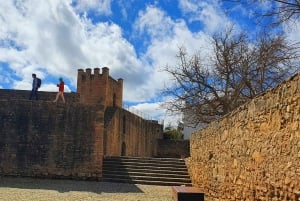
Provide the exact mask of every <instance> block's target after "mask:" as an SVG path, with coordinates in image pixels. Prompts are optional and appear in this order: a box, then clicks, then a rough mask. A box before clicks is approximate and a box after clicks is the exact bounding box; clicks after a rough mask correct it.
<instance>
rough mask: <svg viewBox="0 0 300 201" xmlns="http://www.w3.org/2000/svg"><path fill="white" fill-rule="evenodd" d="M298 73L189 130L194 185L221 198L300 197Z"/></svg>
mask: <svg viewBox="0 0 300 201" xmlns="http://www.w3.org/2000/svg"><path fill="white" fill-rule="evenodd" d="M299 123H300V75H299V74H297V75H295V76H293V77H291V78H290V79H289V80H286V81H285V82H283V83H282V84H281V85H279V86H277V87H275V88H273V89H271V90H269V91H267V92H266V93H265V94H262V95H261V96H258V97H256V98H255V99H253V100H251V101H250V102H249V103H247V104H245V105H243V106H241V107H239V108H237V109H236V110H235V111H233V112H232V113H230V114H228V115H227V116H225V117H224V118H222V119H220V120H218V121H215V122H213V123H211V124H209V125H208V126H207V127H206V128H204V129H203V130H200V131H198V132H195V133H194V134H192V135H191V139H190V143H191V144H190V151H191V157H189V158H187V160H186V162H187V165H188V169H189V172H190V175H191V178H192V182H193V185H194V186H196V187H199V188H200V189H201V190H202V191H203V192H204V193H205V194H206V195H207V196H209V197H212V198H214V200H218V201H225V200H226V201H227V200H249V201H254V200H261V201H267V200H268V201H270V200H272V201H273V200H274V201H275V200H278V201H279V200H280V201H283V200H291V201H299V200H300V127H299Z"/></svg>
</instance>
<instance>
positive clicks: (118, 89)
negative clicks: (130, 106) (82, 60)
mask: <svg viewBox="0 0 300 201" xmlns="http://www.w3.org/2000/svg"><path fill="white" fill-rule="evenodd" d="M93 70H94V72H93V73H92V69H91V68H86V69H85V71H84V70H83V69H78V76H77V92H78V93H79V94H80V102H82V103H86V104H104V105H105V106H118V107H122V102H123V79H121V78H119V79H118V80H115V79H113V78H112V77H110V76H109V68H108V67H103V68H102V69H101V70H102V73H101V72H100V68H94V69H93Z"/></svg>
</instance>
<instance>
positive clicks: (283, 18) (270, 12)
mask: <svg viewBox="0 0 300 201" xmlns="http://www.w3.org/2000/svg"><path fill="white" fill-rule="evenodd" d="M224 1H225V2H234V3H240V4H243V5H244V6H251V7H252V8H256V9H255V13H256V16H257V17H272V18H273V20H274V21H273V23H272V24H273V25H280V24H282V23H283V22H292V21H295V20H298V19H299V17H300V1H299V0H285V1H283V0H224ZM261 3H269V6H268V9H261V6H260V4H261Z"/></svg>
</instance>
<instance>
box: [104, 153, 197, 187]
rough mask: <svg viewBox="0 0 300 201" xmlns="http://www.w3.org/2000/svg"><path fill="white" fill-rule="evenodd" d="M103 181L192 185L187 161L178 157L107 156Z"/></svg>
mask: <svg viewBox="0 0 300 201" xmlns="http://www.w3.org/2000/svg"><path fill="white" fill-rule="evenodd" d="M103 181H110V182H122V183H123V182H125V183H139V184H148V185H151V184H152V185H164V186H168V185H169V186H181V185H184V186H191V180H190V176H189V174H188V172H187V168H186V165H185V161H184V160H182V159H176V158H145V157H105V158H104V161H103Z"/></svg>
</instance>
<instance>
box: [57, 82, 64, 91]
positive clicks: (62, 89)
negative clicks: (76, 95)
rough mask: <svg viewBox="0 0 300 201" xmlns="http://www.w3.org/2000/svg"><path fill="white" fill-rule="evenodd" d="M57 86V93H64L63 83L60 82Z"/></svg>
mask: <svg viewBox="0 0 300 201" xmlns="http://www.w3.org/2000/svg"><path fill="white" fill-rule="evenodd" d="M57 86H58V90H59V91H61V92H64V86H65V83H64V82H60V83H59V84H57Z"/></svg>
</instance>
